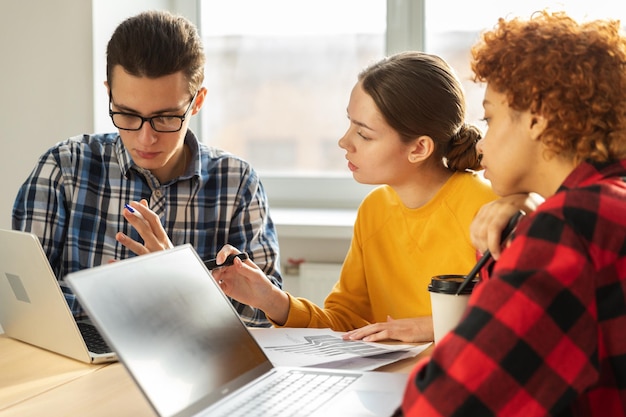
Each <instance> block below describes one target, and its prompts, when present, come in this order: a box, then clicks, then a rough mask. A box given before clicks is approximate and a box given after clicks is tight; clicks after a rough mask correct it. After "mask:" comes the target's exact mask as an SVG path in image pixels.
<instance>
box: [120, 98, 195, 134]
mask: <svg viewBox="0 0 626 417" xmlns="http://www.w3.org/2000/svg"><path fill="white" fill-rule="evenodd" d="M197 96H198V92H197V91H196V92H195V94H194V95H193V96H192V97H191V101H190V102H189V106H188V107H187V110H185V113H183V115H182V116H179V115H169V114H168V115H157V116H152V117H143V116H140V115H138V114H134V113H126V112H121V111H113V109H112V108H111V106H112V104H113V95H112V94H111V93H109V117H110V118H111V122H113V125H114V126H115V127H116V128H118V129H121V130H128V131H131V132H136V131H138V130H141V128H142V127H143V124H144V123H145V122H148V123H150V127H151V128H152V129H153V130H154V131H155V132H161V133H174V132H179V131H180V129H182V128H183V123H184V122H185V120H186V119H187V116H188V115H189V112H190V111H191V107H192V106H193V103H194V102H195V101H196V97H197ZM116 114H121V115H122V116H127V117H135V118H137V119H141V123H140V124H139V127H137V128H135V129H129V128H127V127H120V126H118V125H117V124H116V123H115V119H114V118H113V116H115V115H116ZM159 117H169V118H174V119H179V120H180V126H179V127H178V129H176V130H162V129H159V128H157V127H156V126H155V125H154V119H158V118H159Z"/></svg>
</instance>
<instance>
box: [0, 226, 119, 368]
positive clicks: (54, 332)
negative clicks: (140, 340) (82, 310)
mask: <svg viewBox="0 0 626 417" xmlns="http://www.w3.org/2000/svg"><path fill="white" fill-rule="evenodd" d="M0 324H1V325H2V328H3V329H4V332H5V334H6V335H7V336H9V337H11V338H13V339H17V340H21V341H23V342H26V343H29V344H31V345H34V346H37V347H40V348H43V349H47V350H50V351H52V352H55V353H59V354H61V355H65V356H68V357H70V358H73V359H77V360H79V361H82V362H87V363H97V362H108V361H114V360H117V359H116V356H115V354H113V353H106V354H95V353H90V352H89V351H88V349H87V346H86V344H85V341H84V340H83V337H82V335H81V333H80V331H79V329H78V325H77V323H76V320H75V319H74V316H73V315H72V313H71V311H70V309H69V306H68V305H67V302H66V301H65V296H64V295H63V292H62V291H61V288H60V286H59V284H58V282H57V279H56V277H55V275H54V272H53V271H52V269H51V268H50V264H49V263H48V258H47V257H46V254H45V252H44V250H43V248H42V246H41V243H40V242H39V239H38V238H37V236H36V235H34V234H32V233H27V232H22V231H16V230H4V229H0Z"/></svg>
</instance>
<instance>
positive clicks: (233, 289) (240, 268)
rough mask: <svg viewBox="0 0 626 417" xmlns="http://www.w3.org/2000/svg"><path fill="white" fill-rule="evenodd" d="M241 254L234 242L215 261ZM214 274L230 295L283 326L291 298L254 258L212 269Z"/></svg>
mask: <svg viewBox="0 0 626 417" xmlns="http://www.w3.org/2000/svg"><path fill="white" fill-rule="evenodd" d="M237 253H240V252H239V251H238V250H237V249H236V248H234V247H233V246H231V245H225V246H224V247H223V248H222V249H220V251H219V252H218V254H217V256H216V257H215V260H216V262H217V264H218V265H219V264H221V263H223V262H224V261H225V260H226V257H228V255H230V254H237ZM212 274H213V277H214V278H215V280H216V281H217V283H218V284H219V285H220V287H221V288H222V291H224V293H225V294H226V295H228V296H229V297H231V298H234V299H235V300H237V301H239V302H240V303H244V304H247V305H249V306H251V307H255V308H258V309H260V310H262V311H263V312H265V315H266V316H267V317H269V318H271V319H272V321H274V322H275V323H277V324H279V325H282V324H284V323H285V322H286V321H287V316H288V315H289V297H288V296H287V294H286V293H285V292H283V291H282V290H281V289H280V288H278V287H276V286H275V285H274V284H272V282H271V281H270V280H269V279H268V278H267V276H266V275H265V273H264V272H263V271H262V270H261V269H260V268H259V267H258V266H257V265H256V264H255V263H254V262H252V261H251V260H250V259H246V260H245V261H242V260H241V259H239V258H235V259H234V260H233V264H232V265H231V266H224V267H221V268H217V269H214V270H213V271H212Z"/></svg>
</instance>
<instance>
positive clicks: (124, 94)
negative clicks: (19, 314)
mask: <svg viewBox="0 0 626 417" xmlns="http://www.w3.org/2000/svg"><path fill="white" fill-rule="evenodd" d="M204 63H205V57H204V51H203V48H202V43H201V39H200V37H199V35H198V32H197V29H196V28H195V27H194V26H193V25H192V24H191V23H190V22H189V21H187V20H186V19H184V18H182V17H179V16H174V15H172V14H170V13H168V12H145V13H141V14H139V15H137V16H134V17H131V18H129V19H127V20H125V21H124V22H122V23H121V24H120V25H119V26H118V27H117V29H116V30H115V32H114V33H113V35H112V37H111V39H110V41H109V44H108V47H107V81H106V83H105V86H106V88H107V90H108V95H109V115H110V117H111V120H112V121H113V124H114V125H115V126H116V127H117V129H118V132H117V133H109V134H93V135H82V136H78V137H74V138H71V139H69V140H66V141H64V142H61V143H58V144H57V145H55V146H54V147H52V148H51V149H49V150H48V151H47V152H46V153H44V154H43V156H42V157H41V158H40V159H39V162H38V163H37V165H36V167H35V169H34V170H33V171H32V173H31V175H30V176H29V177H28V179H27V180H26V181H25V183H24V184H23V185H22V187H21V188H20V190H19V192H18V195H17V198H16V200H15V204H14V209H13V228H14V229H17V230H26V231H29V232H32V233H35V234H36V235H37V236H38V237H39V239H40V240H41V242H42V244H43V247H44V249H45V251H46V254H47V256H48V259H49V261H50V264H51V266H52V268H53V270H54V272H55V273H56V275H57V277H58V278H59V280H60V283H61V286H62V288H63V290H64V292H65V293H66V298H67V299H68V303H69V304H70V307H72V310H73V312H74V314H76V315H77V316H78V315H81V314H82V310H81V308H80V306H79V305H78V304H77V303H76V300H75V297H74V296H73V294H71V291H70V290H69V289H67V288H66V287H65V286H64V282H63V280H62V278H63V277H64V276H65V275H66V274H68V273H70V272H73V271H76V270H80V269H84V268H90V267H93V266H96V265H101V264H105V263H108V262H111V261H114V260H120V259H125V258H128V257H130V256H133V255H134V254H138V255H141V254H144V253H148V252H153V251H156V250H162V249H168V248H171V247H173V246H174V245H180V244H184V243H190V244H192V245H193V247H194V248H195V249H196V251H197V252H198V254H199V255H200V256H201V257H202V258H203V259H206V260H208V259H210V258H214V257H215V255H216V254H217V251H218V250H219V248H221V247H222V246H223V245H225V244H227V243H229V244H231V245H233V246H236V247H237V248H238V249H239V250H241V251H242V252H246V253H247V254H248V255H249V256H250V258H252V259H254V261H255V263H257V264H258V265H260V266H261V267H262V268H263V270H264V271H265V273H266V275H267V277H268V279H270V280H271V281H272V283H273V284H274V285H276V286H278V287H280V286H281V284H282V278H281V276H280V271H279V262H278V242H277V236H276V231H275V228H274V225H273V223H272V220H271V218H270V216H269V207H268V201H267V196H266V194H265V191H264V189H263V186H262V184H261V182H260V180H259V177H258V175H257V174H256V172H255V171H254V170H253V169H252V167H251V166H250V165H249V164H248V163H246V162H245V161H243V160H241V159H240V158H237V157H236V156H234V155H232V154H229V153H227V152H225V151H222V150H219V149H215V148H212V147H208V146H206V145H204V144H202V143H200V142H199V141H198V139H197V138H196V136H195V135H194V134H193V133H192V132H191V131H190V130H189V129H188V126H189V120H190V118H191V116H193V115H195V114H197V113H198V111H199V110H200V108H201V107H202V104H203V102H204V98H205V96H206V93H207V91H206V88H204V87H202V81H203V79H204ZM233 305H234V306H235V308H236V309H237V311H238V312H239V314H240V315H241V316H242V318H243V320H244V321H245V322H246V324H248V325H251V326H268V325H269V322H268V321H267V319H266V318H265V315H264V314H263V313H262V312H261V311H258V310H256V309H253V308H251V307H249V306H247V305H244V304H240V303H238V302H236V301H234V300H233Z"/></svg>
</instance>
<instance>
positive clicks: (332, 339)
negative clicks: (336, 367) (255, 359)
mask: <svg viewBox="0 0 626 417" xmlns="http://www.w3.org/2000/svg"><path fill="white" fill-rule="evenodd" d="M304 340H305V342H304V343H301V344H296V345H282V346H280V345H279V346H264V347H263V348H264V349H265V350H272V351H275V352H283V353H295V354H301V355H307V354H308V355H318V356H325V357H329V358H332V357H336V356H340V355H345V354H349V355H355V356H376V355H382V354H386V353H389V349H382V348H380V347H378V346H375V345H371V344H367V343H364V342H358V341H347V340H343V339H342V338H341V337H338V336H333V335H319V336H304Z"/></svg>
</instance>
